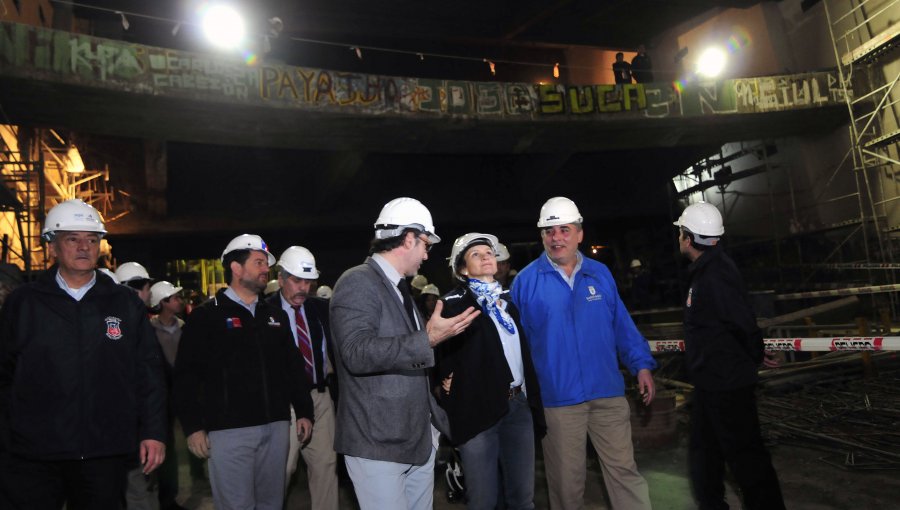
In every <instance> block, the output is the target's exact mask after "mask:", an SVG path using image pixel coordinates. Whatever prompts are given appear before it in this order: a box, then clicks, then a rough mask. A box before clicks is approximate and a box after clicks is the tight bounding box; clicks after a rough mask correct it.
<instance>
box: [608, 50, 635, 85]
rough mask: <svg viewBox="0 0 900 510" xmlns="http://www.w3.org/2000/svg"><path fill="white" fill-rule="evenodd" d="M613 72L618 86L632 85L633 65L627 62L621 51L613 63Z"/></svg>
mask: <svg viewBox="0 0 900 510" xmlns="http://www.w3.org/2000/svg"><path fill="white" fill-rule="evenodd" d="M612 70H613V74H614V75H615V77H616V84H617V85H621V84H626V83H631V64H629V63H628V62H625V54H624V53H622V52H621V51H620V52H618V53H616V61H615V62H613V65H612Z"/></svg>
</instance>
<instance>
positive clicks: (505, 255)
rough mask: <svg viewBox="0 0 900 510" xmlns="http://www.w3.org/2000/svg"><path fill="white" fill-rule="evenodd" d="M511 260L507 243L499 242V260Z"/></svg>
mask: <svg viewBox="0 0 900 510" xmlns="http://www.w3.org/2000/svg"><path fill="white" fill-rule="evenodd" d="M506 260H509V250H508V249H507V248H506V245H505V244H503V243H498V244H497V262H504V261H506Z"/></svg>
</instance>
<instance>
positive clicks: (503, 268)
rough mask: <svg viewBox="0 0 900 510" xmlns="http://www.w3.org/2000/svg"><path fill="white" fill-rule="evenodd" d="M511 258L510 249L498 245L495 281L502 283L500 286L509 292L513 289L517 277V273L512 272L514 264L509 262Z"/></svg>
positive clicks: (500, 244) (503, 245)
mask: <svg viewBox="0 0 900 510" xmlns="http://www.w3.org/2000/svg"><path fill="white" fill-rule="evenodd" d="M510 258H511V257H510V254H509V248H507V247H506V245H505V244H503V243H498V245H497V274H496V275H494V279H495V280H497V281H498V282H500V286H502V287H503V288H504V289H507V290H508V289H509V288H510V287H512V281H513V278H514V277H515V273H514V272H512V263H511V261H510V260H509V259H510Z"/></svg>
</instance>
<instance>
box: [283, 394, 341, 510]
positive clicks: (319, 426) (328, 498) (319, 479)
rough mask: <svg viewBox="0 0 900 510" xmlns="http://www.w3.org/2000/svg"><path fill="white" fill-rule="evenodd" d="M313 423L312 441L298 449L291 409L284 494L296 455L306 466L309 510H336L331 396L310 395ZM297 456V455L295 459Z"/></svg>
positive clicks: (294, 419) (335, 460)
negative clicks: (314, 420) (310, 507)
mask: <svg viewBox="0 0 900 510" xmlns="http://www.w3.org/2000/svg"><path fill="white" fill-rule="evenodd" d="M310 396H311V397H312V401H313V406H314V409H315V411H314V416H315V419H316V422H315V423H314V424H313V433H312V438H310V440H309V442H308V443H307V444H305V445H303V447H302V448H301V447H300V446H301V445H300V442H299V441H298V440H297V419H296V416H295V415H294V409H293V408H291V434H290V437H291V445H290V449H289V450H288V460H287V478H285V490H287V485H288V483H289V482H290V479H291V476H292V475H293V474H294V471H296V470H297V461H298V457H299V456H300V455H302V456H303V462H305V463H306V474H307V477H308V478H309V493H310V497H311V500H312V510H338V478H337V454H335V453H334V403H333V402H332V401H331V393H329V392H328V391H325V392H323V393H319V392H318V391H317V390H312V391H311V392H310ZM298 453H299V455H298Z"/></svg>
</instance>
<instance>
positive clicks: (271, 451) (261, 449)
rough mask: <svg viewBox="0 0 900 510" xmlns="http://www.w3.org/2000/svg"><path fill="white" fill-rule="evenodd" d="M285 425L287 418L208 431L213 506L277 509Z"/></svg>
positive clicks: (280, 499) (281, 494) (242, 509)
mask: <svg viewBox="0 0 900 510" xmlns="http://www.w3.org/2000/svg"><path fill="white" fill-rule="evenodd" d="M288 429H289V425H288V422H286V421H276V422H272V423H268V424H266V425H258V426H255V427H243V428H238V429H226V430H214V431H212V432H210V433H209V445H210V448H209V482H210V485H212V493H213V502H214V503H215V506H216V510H251V509H256V510H281V507H282V504H283V503H284V499H283V498H284V466H285V463H286V462H287V454H288Z"/></svg>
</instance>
